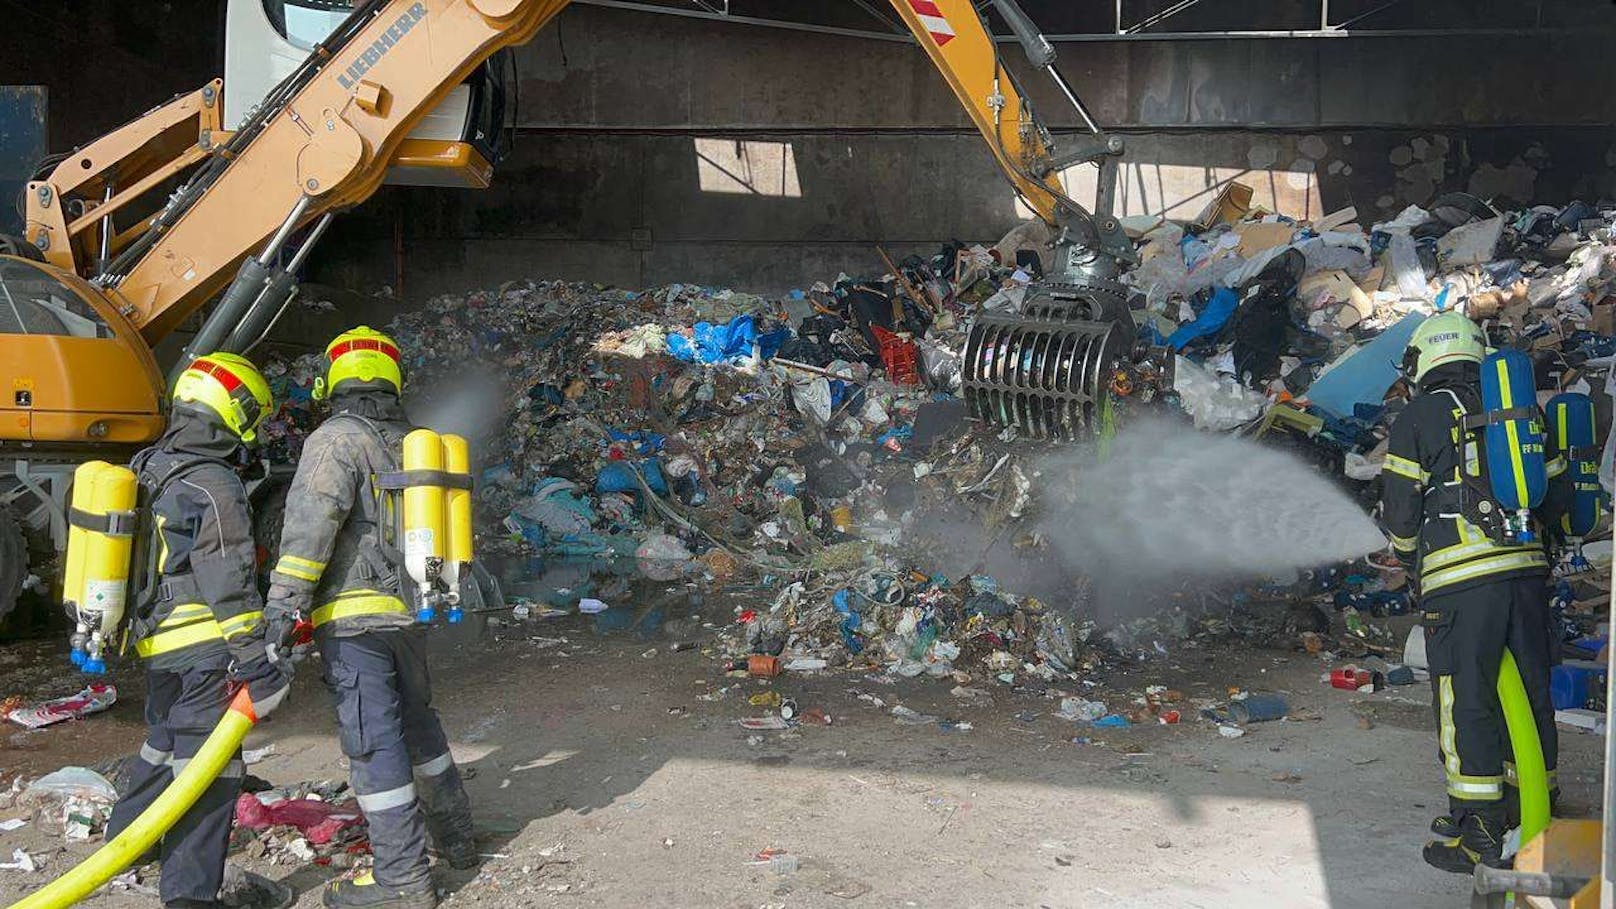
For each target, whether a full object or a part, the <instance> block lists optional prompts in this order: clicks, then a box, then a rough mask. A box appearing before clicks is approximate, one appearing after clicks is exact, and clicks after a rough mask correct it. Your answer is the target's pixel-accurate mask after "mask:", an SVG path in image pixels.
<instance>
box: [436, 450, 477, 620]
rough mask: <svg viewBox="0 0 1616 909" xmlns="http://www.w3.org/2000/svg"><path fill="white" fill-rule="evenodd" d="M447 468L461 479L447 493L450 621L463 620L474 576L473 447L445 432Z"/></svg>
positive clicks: (445, 571) (446, 568)
mask: <svg viewBox="0 0 1616 909" xmlns="http://www.w3.org/2000/svg"><path fill="white" fill-rule="evenodd" d="M441 438H442V439H443V470H444V472H445V473H448V474H450V475H452V476H453V478H454V479H456V480H458V481H460V482H461V483H462V485H460V486H450V487H448V491H447V492H446V493H445V495H444V517H445V518H446V520H447V523H448V529H449V542H448V546H447V550H446V551H445V552H444V561H443V580H444V582H445V584H446V586H447V587H448V589H449V593H448V601H449V616H448V618H449V622H450V623H451V624H452V623H455V622H458V621H460V619H461V618H462V617H463V615H464V613H462V612H461V609H460V585H461V584H462V583H469V582H470V575H471V559H472V548H471V447H470V446H469V445H467V444H466V440H465V439H464V438H462V437H460V436H457V435H453V434H451V433H444V434H443V436H442V437H441Z"/></svg>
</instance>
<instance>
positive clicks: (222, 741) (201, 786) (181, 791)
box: [10, 688, 1542, 909]
mask: <svg viewBox="0 0 1616 909" xmlns="http://www.w3.org/2000/svg"><path fill="white" fill-rule="evenodd" d="M257 722H258V714H256V713H254V712H253V703H252V698H251V697H249V696H248V695H247V689H245V688H243V689H242V690H240V691H238V692H236V696H235V698H234V699H233V700H232V701H231V702H230V709H228V710H226V711H225V714H224V718H223V719H221V720H220V721H219V725H218V726H215V727H214V729H213V732H211V733H209V735H208V738H207V741H205V742H203V743H202V750H200V751H198V752H197V753H196V757H194V758H192V759H191V762H190V763H189V764H186V765H185V769H184V770H182V771H180V773H179V775H178V776H176V777H175V778H174V782H172V783H170V784H169V786H168V788H167V789H164V790H163V794H162V795H160V796H158V797H157V801H155V802H153V803H152V804H151V807H149V808H147V809H146V810H145V811H142V812H141V813H140V816H139V817H137V818H135V819H134V821H133V822H132V823H130V825H129V826H128V827H127V828H125V829H124V831H123V832H122V833H119V834H118V835H117V836H115V837H113V838H112V839H111V840H110V841H108V842H107V844H106V845H104V846H102V847H101V848H100V849H97V850H96V851H95V852H94V853H92V854H91V855H90V857H89V858H87V859H85V860H84V861H82V862H79V863H78V864H77V865H75V866H73V868H72V870H70V871H68V872H67V873H65V874H63V875H61V876H60V877H58V878H56V880H54V881H51V882H50V883H49V884H46V885H45V886H44V887H41V888H40V889H38V890H35V891H34V892H33V893H30V894H28V895H27V896H25V897H23V898H22V899H21V900H18V901H17V902H15V903H12V904H11V906H10V909H63V907H66V906H71V905H73V904H74V903H76V902H78V901H79V900H82V899H84V898H85V897H87V896H89V895H90V894H91V893H93V892H94V891H95V889H96V888H97V887H99V886H101V885H102V884H105V883H106V882H107V881H109V880H111V879H112V876H113V875H115V874H117V873H118V872H120V871H122V870H123V869H125V868H127V867H129V863H130V862H133V861H134V860H135V859H136V858H138V857H140V856H141V855H143V854H144V853H145V852H146V850H148V849H150V848H151V847H152V844H153V843H155V842H157V840H158V839H159V838H160V837H162V835H163V834H164V833H165V832H166V831H167V830H168V828H170V827H172V826H174V823H175V822H176V821H178V820H179V819H180V818H181V817H183V816H184V814H185V812H187V811H189V810H190V808H191V806H192V805H194V804H196V800H197V799H199V798H201V797H202V793H203V792H204V791H205V790H206V789H207V788H208V785H209V784H210V783H212V782H213V781H214V780H215V779H216V778H218V776H219V774H220V773H221V772H222V771H223V770H224V768H225V765H226V764H228V763H230V760H231V759H232V758H233V757H234V756H235V754H236V749H237V748H240V747H241V741H242V739H245V738H246V737H247V732H248V730H250V729H252V728H253V725H254V724H256V723H257ZM1538 766H1539V767H1540V768H1541V767H1542V764H1541V762H1539V765H1538Z"/></svg>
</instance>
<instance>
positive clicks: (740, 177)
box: [692, 136, 802, 199]
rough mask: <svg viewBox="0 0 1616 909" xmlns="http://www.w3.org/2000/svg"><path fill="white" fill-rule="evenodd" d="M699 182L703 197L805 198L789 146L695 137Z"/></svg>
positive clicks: (747, 140) (795, 155) (793, 151)
mask: <svg viewBox="0 0 1616 909" xmlns="http://www.w3.org/2000/svg"><path fill="white" fill-rule="evenodd" d="M692 142H693V143H694V145H695V152H696V179H697V181H698V183H699V185H700V187H701V191H702V192H704V193H721V194H727V195H752V196H772V197H775V198H782V199H800V198H802V181H801V179H800V178H799V177H798V176H797V154H796V151H795V150H794V149H793V148H792V147H791V143H789V142H759V141H754V140H751V139H721V138H711V137H699V136H698V137H696V138H695V139H693V140H692Z"/></svg>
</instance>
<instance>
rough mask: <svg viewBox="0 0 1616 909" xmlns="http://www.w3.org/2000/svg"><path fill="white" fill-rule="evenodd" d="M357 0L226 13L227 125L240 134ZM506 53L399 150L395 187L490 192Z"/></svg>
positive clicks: (501, 132) (315, 0)
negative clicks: (270, 94)
mask: <svg viewBox="0 0 1616 909" xmlns="http://www.w3.org/2000/svg"><path fill="white" fill-rule="evenodd" d="M353 6H354V4H353V2H352V0H230V2H229V5H228V7H227V10H226V13H225V52H224V128H225V129H226V130H234V129H235V128H236V127H237V126H239V125H240V124H241V122H242V121H243V120H244V119H246V117H247V115H248V113H249V112H250V111H251V110H252V108H253V107H254V106H255V105H256V104H258V102H259V100H260V99H262V98H263V97H264V96H265V95H266V94H268V92H269V90H270V89H272V88H274V87H275V86H276V85H278V84H279V83H280V81H281V80H282V79H284V78H286V76H287V75H288V74H289V73H291V72H292V71H293V70H294V69H296V68H297V67H298V66H299V65H300V64H302V63H303V61H304V60H305V59H306V58H307V57H308V55H309V51H311V50H312V49H313V48H314V46H315V45H316V44H319V43H321V42H323V41H325V40H326V38H327V37H328V36H329V35H330V34H331V33H332V31H334V30H335V29H336V28H337V26H339V25H341V24H342V22H343V20H344V19H346V18H348V15H349V14H350V13H351V12H353ZM509 68H510V56H509V52H508V51H502V52H500V53H498V54H495V55H494V56H492V57H490V58H489V59H488V60H485V61H483V62H482V63H481V64H479V65H478V67H477V68H476V69H475V70H473V71H472V73H471V75H470V76H468V77H467V78H466V79H465V81H463V82H461V83H460V84H458V85H456V86H454V87H453V88H451V89H450V90H449V92H448V94H447V95H446V96H445V97H444V99H443V100H442V101H440V102H439V103H438V105H437V106H436V107H434V108H432V109H431V110H430V111H428V112H427V113H426V115H425V116H424V117H423V118H422V119H421V121H420V122H419V123H417V124H416V125H415V128H414V129H412V130H411V131H410V133H409V135H408V136H407V137H406V138H405V139H404V141H403V142H402V143H401V144H400V145H399V147H398V150H397V151H395V152H394V153H393V158H392V162H391V166H389V167H388V170H387V179H386V182H387V183H389V184H393V185H395V186H446V187H460V188H463V189H485V188H487V186H488V184H489V181H490V180H491V179H492V177H493V166H494V164H496V163H498V161H499V159H500V158H502V157H504V154H505V152H506V151H508V147H507V143H506V140H505V136H506V135H507V133H506V131H505V129H504V124H505V103H506V88H507V82H506V78H505V76H506V73H507V72H508V71H509Z"/></svg>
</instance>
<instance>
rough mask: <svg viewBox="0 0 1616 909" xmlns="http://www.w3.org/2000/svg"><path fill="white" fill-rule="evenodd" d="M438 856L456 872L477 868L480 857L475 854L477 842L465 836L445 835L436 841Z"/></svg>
mask: <svg viewBox="0 0 1616 909" xmlns="http://www.w3.org/2000/svg"><path fill="white" fill-rule="evenodd" d="M436 845H437V850H438V855H439V856H440V857H441V858H442V859H443V860H444V861H446V862H448V863H449V867H450V868H453V869H454V870H456V871H466V870H469V869H471V868H475V867H477V863H478V862H480V861H482V856H481V855H479V854H478V853H477V841H476V840H474V839H472V838H470V837H466V836H457V835H454V834H446V835H444V836H442V837H441V838H439V839H438V840H437V843H436Z"/></svg>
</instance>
